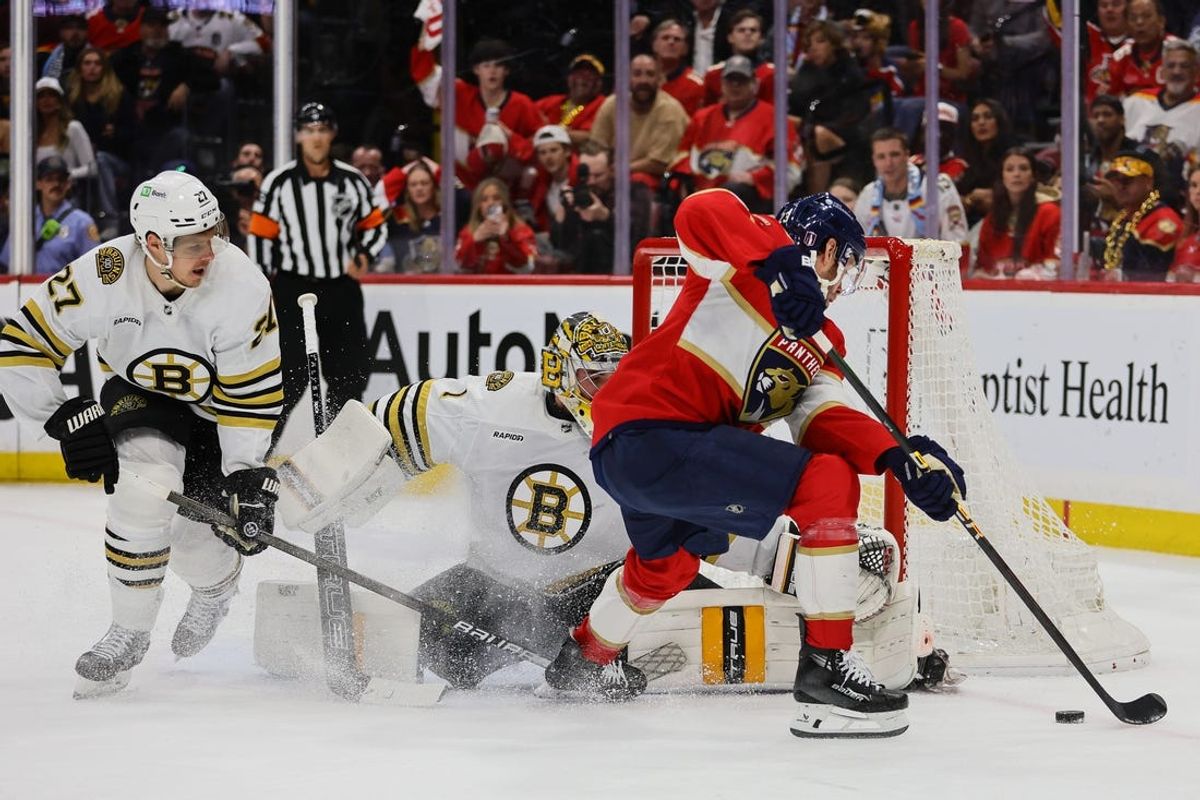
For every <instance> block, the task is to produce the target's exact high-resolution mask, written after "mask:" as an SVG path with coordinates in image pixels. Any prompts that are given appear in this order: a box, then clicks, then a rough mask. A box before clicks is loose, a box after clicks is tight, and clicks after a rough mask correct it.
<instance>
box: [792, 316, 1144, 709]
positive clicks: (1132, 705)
mask: <svg viewBox="0 0 1200 800" xmlns="http://www.w3.org/2000/svg"><path fill="white" fill-rule="evenodd" d="M813 338H814V339H816V340H817V342H818V344H820V345H821V347H822V348H824V349H825V350H826V353H827V354H828V356H829V359H830V360H831V361H832V362H833V363H834V364H835V365H836V366H837V368H838V369H840V370H841V372H842V374H843V375H845V376H846V381H847V382H848V383H849V384H850V385H851V386H852V387H853V388H854V391H855V392H857V393H858V396H859V397H861V398H862V399H863V402H864V403H866V404H867V407H868V408H870V409H871V413H872V414H874V415H875V418H876V419H878V420H879V422H880V423H881V424H882V425H883V427H885V428H887V431H888V433H890V434H891V435H892V438H893V439H895V441H896V444H898V445H899V446H900V449H901V450H903V451H904V453H905V455H907V456H908V457H909V458H911V459H912V460H913V463H914V464H916V466H917V469H919V470H921V471H922V472H928V471H929V470H930V467H929V464H928V462H926V461H925V458H924V457H923V456H922V455H921V454H920V453H919V452H917V451H916V450H915V449H913V446H912V443H911V442H909V441H908V437H906V436H905V435H904V433H903V432H902V431H901V430H900V428H899V427H898V426H897V425H896V423H895V422H894V421H893V420H892V418H891V417H890V416H889V415H888V413H887V411H886V410H885V409H884V407H883V406H882V405H880V403H879V401H878V400H877V399H875V396H874V395H873V394H872V393H871V390H870V389H869V388H867V386H866V384H864V383H863V382H862V381H861V380H860V379H859V377H858V375H856V374H855V372H854V370H852V369H851V368H850V365H849V364H847V363H846V360H845V359H843V358H842V356H841V355H840V354H839V353H838V352H837V350H836V349H834V347H833V344H832V343H831V342H830V341H829V339H828V338H826V337H825V336H824V335H823V334H821V333H818V334H817V335H816V336H815V337H813ZM957 505H958V508H957V509H956V511H955V513H954V518H955V519H957V520H958V522H959V524H961V525H962V526H963V528H965V529H966V531H967V533H968V534H969V535H970V537H971V539H972V541H974V542H975V543H976V544H977V545H979V548H980V549H981V550H983V553H984V555H986V556H987V557H988V560H989V561H991V562H992V566H994V567H995V568H996V570H997V571H998V572H999V573H1000V574H1001V575H1002V576H1003V577H1004V580H1005V581H1006V582H1007V583H1008V585H1009V586H1011V587H1012V589H1013V591H1014V592H1016V593H1017V596H1018V597H1020V598H1021V601H1022V602H1023V603H1024V604H1025V607H1026V608H1028V609H1029V611H1030V612H1031V613H1032V614H1033V616H1034V617H1035V618H1036V619H1037V621H1038V622H1039V623H1041V625H1042V627H1043V628H1044V629H1045V630H1046V633H1047V634H1049V635H1050V638H1051V639H1053V640H1054V643H1055V644H1056V645H1058V649H1059V650H1061V651H1062V653H1063V655H1065V656H1066V657H1067V660H1068V661H1070V662H1071V666H1073V667H1075V669H1076V670H1077V671H1078V672H1079V674H1080V675H1082V676H1083V679H1084V680H1085V681H1087V683H1088V685H1089V686H1091V687H1092V690H1093V691H1094V692H1095V693H1096V694H1097V695H1098V696H1099V697H1100V699H1101V700H1102V701H1103V702H1104V705H1106V706H1108V710H1109V711H1111V712H1112V713H1113V716H1115V717H1116V718H1117V719H1119V720H1121V721H1122V722H1127V723H1129V724H1130V725H1149V724H1150V723H1152V722H1158V721H1159V720H1160V719H1162V718H1163V717H1164V716H1166V713H1167V703H1166V701H1165V700H1163V699H1162V697H1161V696H1159V695H1157V694H1154V693H1150V694H1145V695H1142V696H1141V697H1139V698H1137V699H1136V700H1131V701H1129V702H1126V703H1122V702H1121V701H1119V700H1116V699H1114V698H1113V696H1112V695H1110V694H1109V693H1108V692H1107V691H1106V690H1105V689H1104V687H1103V686H1102V685H1101V684H1100V681H1099V680H1097V679H1096V676H1095V675H1093V674H1092V671H1091V670H1090V669H1088V667H1087V665H1086V664H1085V663H1083V659H1082V658H1080V657H1079V654H1078V653H1076V652H1075V648H1074V647H1072V646H1071V643H1070V642H1068V641H1067V638H1066V637H1065V636H1063V634H1062V631H1060V630H1059V629H1058V626H1056V625H1055V624H1054V621H1053V620H1051V619H1050V616H1049V615H1048V614H1047V613H1046V612H1045V611H1044V610H1042V607H1041V605H1039V604H1038V602H1037V600H1036V599H1034V596H1033V595H1032V594H1030V592H1029V590H1028V589H1027V588H1025V584H1023V583H1021V579H1020V578H1018V577H1017V575H1016V573H1015V572H1013V571H1012V568H1011V567H1010V566H1008V563H1007V562H1006V561H1005V560H1004V558H1003V557H1002V556H1001V555H1000V553H999V552H998V551H997V550H996V548H995V546H993V545H992V543H991V541H990V540H989V539H988V538H987V537H986V536H985V535H984V533H983V531H982V530H981V529H980V528H979V525H978V524H976V522H975V520H974V519H972V518H971V514H970V512H969V511H967V507H966V505H964V504H963V503H962V502H961V501H960V502H959V503H958V504H957Z"/></svg>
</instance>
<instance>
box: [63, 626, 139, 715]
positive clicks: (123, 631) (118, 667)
mask: <svg viewBox="0 0 1200 800" xmlns="http://www.w3.org/2000/svg"><path fill="white" fill-rule="evenodd" d="M149 648H150V632H149V631H135V630H130V629H129V628H123V627H121V626H120V625H118V624H116V623H115V622H114V623H113V624H112V625H111V626H110V627H109V629H108V632H107V633H105V634H104V636H103V637H102V638H101V639H100V641H98V642H96V643H95V644H94V645H92V649H90V650H88V651H87V652H86V653H84V654H83V655H81V656H80V657H79V660H78V661H76V662H75V672H76V674H78V675H79V680H78V681H77V682H76V684H75V699H76V700H82V699H85V698H88V697H98V696H100V695H105V694H112V693H113V692H118V691H120V690H121V689H124V688H125V687H126V686H127V685H128V684H129V671H130V670H132V669H133V668H134V667H136V666H137V665H138V664H140V663H142V658H144V657H145V655H146V650H148V649H149Z"/></svg>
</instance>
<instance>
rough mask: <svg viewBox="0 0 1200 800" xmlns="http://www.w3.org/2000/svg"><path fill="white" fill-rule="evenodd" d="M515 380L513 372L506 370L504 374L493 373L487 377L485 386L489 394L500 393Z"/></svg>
mask: <svg viewBox="0 0 1200 800" xmlns="http://www.w3.org/2000/svg"><path fill="white" fill-rule="evenodd" d="M512 379H513V371H512V370H511V369H506V370H504V371H503V372H493V373H491V374H490V375H488V376H487V379H486V380H485V381H484V382H483V385H484V386H485V387H487V390H488V391H489V392H498V391H500V390H501V389H503V388H504V387H505V386H507V385H508V384H509V382H510V381H511V380H512Z"/></svg>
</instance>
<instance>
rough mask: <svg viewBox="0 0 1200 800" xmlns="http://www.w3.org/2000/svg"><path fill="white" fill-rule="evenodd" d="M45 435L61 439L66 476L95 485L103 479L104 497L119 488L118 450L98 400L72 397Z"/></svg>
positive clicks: (51, 420) (62, 406) (59, 443)
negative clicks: (117, 486) (116, 487)
mask: <svg viewBox="0 0 1200 800" xmlns="http://www.w3.org/2000/svg"><path fill="white" fill-rule="evenodd" d="M45 428H46V433H47V434H49V435H50V437H51V438H52V439H57V440H58V446H59V448H60V449H61V450H62V456H63V463H64V464H65V465H66V467H67V477H70V478H77V479H80V480H85V481H88V482H89V483H95V482H96V481H98V480H100V478H102V477H103V478H104V492H105V494H112V493H113V489H114V487H115V486H116V485H117V473H118V464H117V448H116V447H114V446H113V440H112V436H110V435H109V433H108V428H107V427H106V426H105V424H104V408H103V407H101V405H100V404H99V403H97V402H96V401H95V400H89V399H87V398H86V397H72V398H71V399H70V400H68V401H67V402H65V403H63V404H62V405H61V406H59V407H58V410H57V411H55V412H54V413H53V414H52V415H51V416H50V419H48V420H46V425H45Z"/></svg>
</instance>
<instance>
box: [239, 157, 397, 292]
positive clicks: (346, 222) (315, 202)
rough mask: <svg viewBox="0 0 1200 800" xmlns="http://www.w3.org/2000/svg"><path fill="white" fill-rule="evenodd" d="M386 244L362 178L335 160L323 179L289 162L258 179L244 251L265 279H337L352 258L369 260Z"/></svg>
mask: <svg viewBox="0 0 1200 800" xmlns="http://www.w3.org/2000/svg"><path fill="white" fill-rule="evenodd" d="M386 243H387V223H385V222H384V220H383V212H382V211H381V210H380V209H379V208H378V207H377V206H376V205H375V199H374V196H373V193H372V191H371V186H370V185H369V184H368V183H367V179H366V178H364V177H363V174H362V173H361V172H359V171H358V170H357V169H355V168H354V167H352V166H350V165H349V164H347V163H345V162H344V161H338V160H336V159H335V160H334V161H333V163H332V165H331V167H330V171H329V175H327V176H326V177H324V178H313V177H311V176H310V175H309V174H308V170H307V169H305V167H304V165H303V164H301V163H299V162H297V161H290V162H288V163H287V164H285V165H284V166H282V167H280V168H279V169H277V170H275V171H274V172H272V173H271V174H269V175H267V177H266V178H264V179H263V183H262V188H261V190H260V191H259V195H258V200H257V201H256V202H255V204H254V215H253V217H252V218H251V220H250V236H249V238H248V239H247V242H246V249H247V250H248V251H249V253H250V257H251V258H253V259H254V260H255V261H256V262H257V263H258V265H259V266H260V267H262V269H263V271H265V272H266V273H267V274H268V275H274V274H275V273H276V272H290V273H293V274H295V275H301V276H304V277H306V278H338V277H341V276H342V275H343V274H345V272H346V264H347V262H349V261H351V260H352V259H353V258H354V256H355V255H356V254H357V253H367V254H368V255H370V256H371V258H372V259H374V258H375V257H376V256H378V255H379V252H380V251H381V250H382V249H383V246H384V245H385V244H386Z"/></svg>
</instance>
